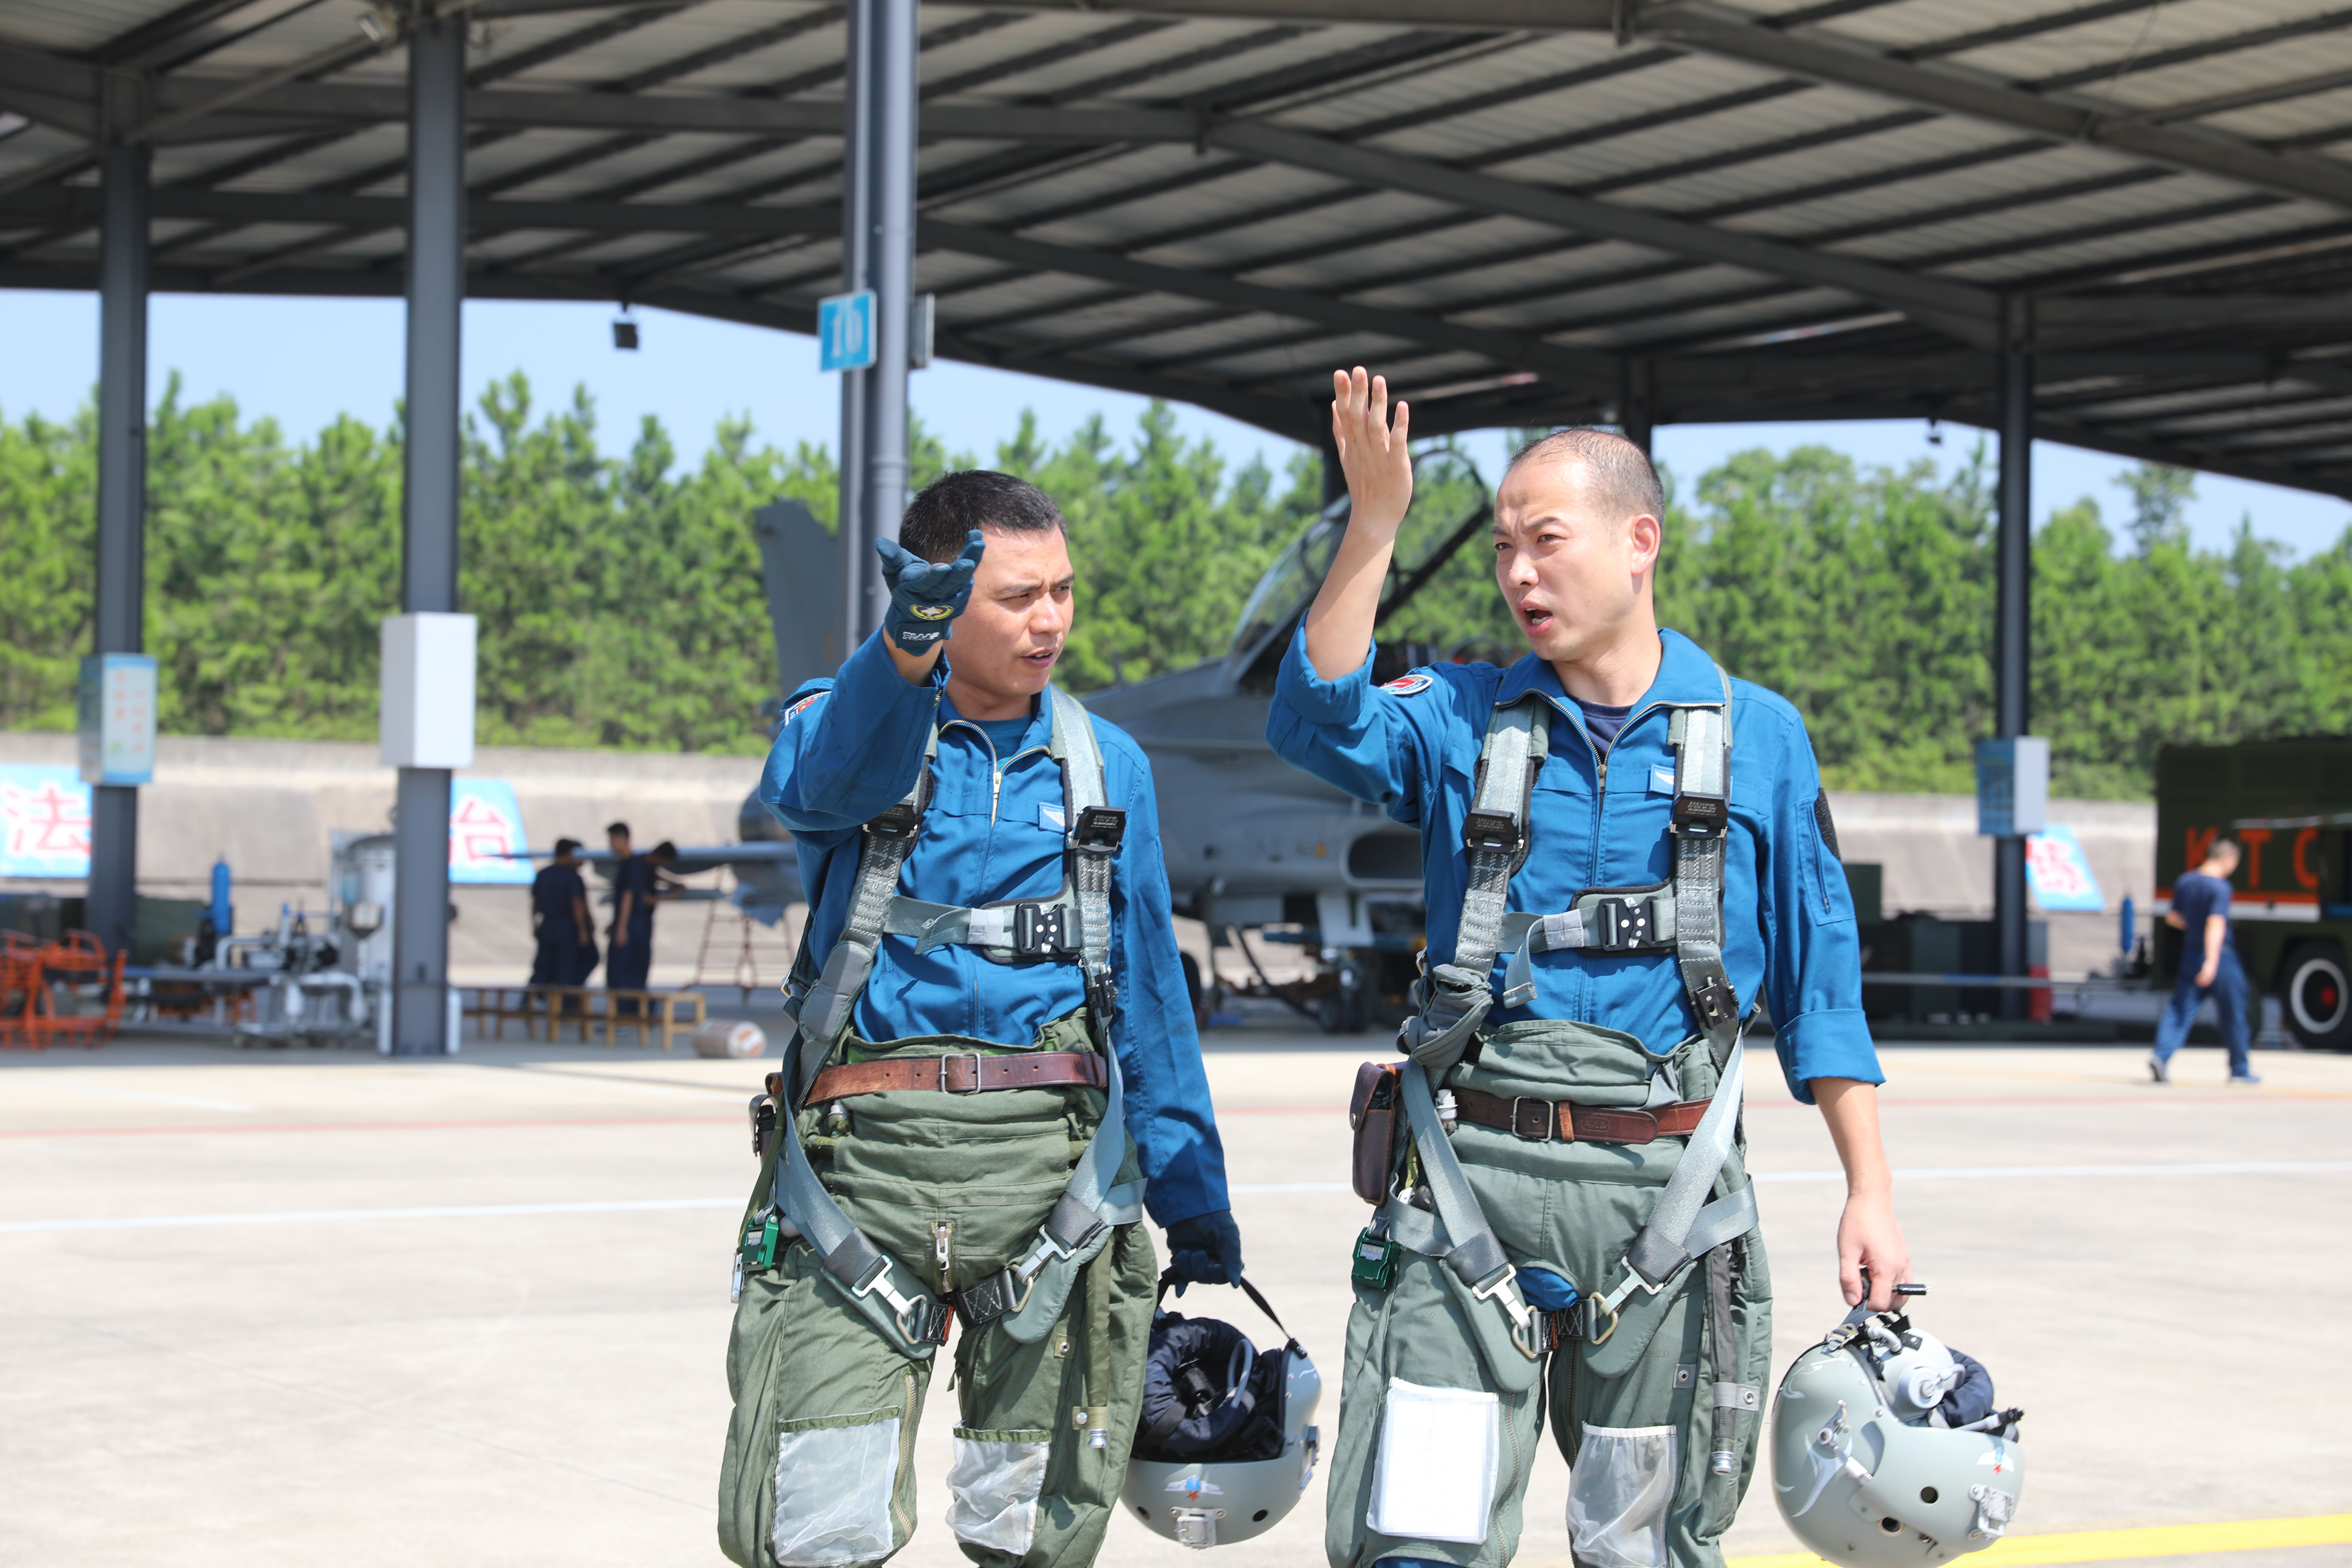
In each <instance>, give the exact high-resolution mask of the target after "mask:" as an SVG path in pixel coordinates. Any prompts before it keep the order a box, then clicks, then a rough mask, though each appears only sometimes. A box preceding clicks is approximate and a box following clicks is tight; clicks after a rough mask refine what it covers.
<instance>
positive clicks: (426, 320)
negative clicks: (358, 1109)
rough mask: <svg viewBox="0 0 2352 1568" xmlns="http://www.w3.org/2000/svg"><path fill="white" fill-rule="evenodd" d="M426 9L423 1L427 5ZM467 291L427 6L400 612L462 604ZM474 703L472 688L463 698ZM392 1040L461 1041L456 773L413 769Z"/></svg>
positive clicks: (401, 829) (414, 83)
mask: <svg viewBox="0 0 2352 1568" xmlns="http://www.w3.org/2000/svg"><path fill="white" fill-rule="evenodd" d="M420 12H421V8H420ZM465 297H466V18H465V17H464V16H462V15H459V16H425V15H422V14H420V15H418V16H417V17H416V19H415V26H414V31H413V32H412V33H411V34H410V36H409V44H408V369H407V376H408V379H407V402H406V405H405V408H404V418H403V425H404V430H405V435H406V447H405V451H404V458H405V465H404V473H403V488H402V492H401V497H402V500H401V510H402V517H401V584H400V604H401V608H402V609H404V610H405V611H409V612H412V613H415V612H421V611H430V612H441V613H449V612H454V611H455V610H456V609H457V454H458V441H457V423H458V406H457V399H458V381H457V368H458V360H457V355H458V342H459V324H460V323H459V316H460V313H461V310H462V307H463V304H464V301H465ZM451 700H464V701H467V702H471V701H472V700H473V693H472V692H470V691H468V692H465V693H462V694H457V693H453V694H451ZM394 835H395V845H394V878H395V881H394V916H393V920H394V924H393V934H392V948H393V976H394V984H393V1014H392V1049H393V1054H394V1055H395V1056H438V1055H441V1054H442V1053H444V1052H446V1050H448V1049H449V1047H451V1046H452V1045H454V1044H455V1043H456V1042H454V1041H452V1040H450V1039H449V1038H448V1035H447V1031H448V1011H447V1008H448V985H449V770H448V769H446V768H402V769H401V770H400V784H399V795H398V815H397V816H396V817H395V819H394Z"/></svg>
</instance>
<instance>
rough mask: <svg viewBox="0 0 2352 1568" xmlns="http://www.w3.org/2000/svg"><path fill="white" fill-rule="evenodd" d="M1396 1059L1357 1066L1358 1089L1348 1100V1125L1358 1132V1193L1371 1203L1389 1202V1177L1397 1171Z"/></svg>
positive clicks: (1400, 1118) (1354, 1170) (1356, 1149)
mask: <svg viewBox="0 0 2352 1568" xmlns="http://www.w3.org/2000/svg"><path fill="white" fill-rule="evenodd" d="M1399 1065H1400V1064H1398V1063H1396V1062H1364V1063H1362V1064H1360V1066H1358V1067H1357V1068H1356V1090H1355V1093H1354V1094H1353V1095H1352V1096H1350V1097H1349V1101H1348V1125H1349V1128H1350V1129H1351V1130H1352V1131H1354V1133H1355V1135H1356V1147H1355V1160H1354V1164H1353V1175H1354V1185H1355V1189H1356V1195H1357V1196H1358V1197H1360V1198H1361V1199H1363V1200H1364V1201H1365V1202H1366V1203H1368V1204H1381V1203H1385V1202H1387V1201H1388V1195H1389V1177H1390V1176H1391V1173H1394V1171H1395V1170H1396V1153H1397V1147H1396V1146H1397V1126H1398V1123H1399V1122H1400V1121H1402V1115H1401V1113H1400V1108H1399V1106H1398V1103H1397V1068H1398V1067H1399Z"/></svg>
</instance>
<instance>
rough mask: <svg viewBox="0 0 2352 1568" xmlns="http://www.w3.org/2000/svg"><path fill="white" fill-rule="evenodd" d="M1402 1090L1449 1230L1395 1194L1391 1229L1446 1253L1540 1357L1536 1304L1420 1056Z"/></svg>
mask: <svg viewBox="0 0 2352 1568" xmlns="http://www.w3.org/2000/svg"><path fill="white" fill-rule="evenodd" d="M1397 1088H1398V1089H1399V1091H1400V1095H1401V1098H1402V1100H1404V1108H1405V1116H1406V1119H1407V1120H1408V1121H1410V1122H1411V1123H1412V1142H1413V1147H1414V1148H1415V1149H1417V1150H1419V1151H1420V1152H1421V1171H1422V1179H1423V1182H1425V1183H1426V1184H1427V1185H1428V1189H1429V1197H1430V1202H1431V1203H1432V1204H1433V1205H1435V1207H1436V1210H1437V1214H1436V1219H1437V1222H1438V1224H1439V1225H1442V1226H1444V1232H1443V1234H1442V1235H1441V1234H1440V1233H1439V1232H1438V1231H1437V1230H1436V1228H1435V1226H1429V1225H1427V1224H1426V1223H1425V1222H1426V1221H1427V1220H1428V1219H1429V1217H1430V1216H1429V1215H1427V1214H1426V1213H1425V1212H1424V1211H1423V1210H1420V1209H1417V1208H1415V1207H1413V1206H1412V1205H1410V1204H1406V1203H1403V1202H1402V1201H1401V1200H1398V1199H1393V1198H1392V1199H1391V1200H1390V1201H1389V1204H1388V1205H1387V1208H1386V1210H1385V1211H1384V1212H1386V1213H1387V1214H1388V1215H1390V1234H1391V1236H1392V1237H1394V1238H1395V1240H1396V1241H1397V1243H1398V1244H1399V1245H1400V1246H1403V1247H1411V1248H1412V1250H1413V1251H1415V1252H1419V1253H1423V1254H1424V1255H1425V1256H1428V1257H1433V1258H1438V1259H1440V1260H1441V1261H1443V1262H1444V1265H1445V1266H1446V1268H1450V1269H1452V1270H1453V1271H1454V1277H1455V1278H1456V1279H1460V1280H1461V1281H1462V1283H1463V1284H1465V1285H1466V1286H1468V1287H1469V1288H1470V1293H1471V1294H1472V1295H1473V1296H1475V1298H1477V1299H1478V1300H1481V1301H1492V1302H1493V1303H1494V1304H1495V1309H1496V1311H1498V1312H1500V1313H1502V1314H1503V1316H1504V1318H1505V1319H1507V1321H1508V1324H1509V1331H1510V1336H1511V1342H1512V1343H1513V1344H1515V1345H1517V1346H1518V1347H1519V1349H1520V1351H1521V1352H1523V1353H1525V1354H1526V1355H1527V1356H1528V1358H1529V1359H1530V1360H1533V1359H1535V1358H1536V1357H1537V1356H1538V1355H1539V1354H1541V1352H1539V1351H1537V1350H1536V1349H1534V1348H1533V1347H1534V1344H1535V1338H1536V1318H1535V1310H1534V1309H1533V1308H1531V1307H1529V1306H1528V1303H1527V1299H1526V1298H1525V1297H1523V1296H1522V1295H1520V1293H1519V1286H1518V1270H1517V1268H1514V1267H1512V1264H1511V1260H1510V1258H1509V1257H1508V1256H1507V1255H1506V1254H1505V1253H1504V1251H1503V1243H1502V1241H1501V1239H1500V1238H1499V1237H1496V1235H1495V1227H1494V1226H1490V1225H1488V1224H1487V1223H1486V1212H1485V1210H1483V1209H1481V1208H1480V1207H1479V1205H1478V1195H1477V1194H1475V1193H1474V1192H1472V1191H1471V1190H1470V1179H1469V1178H1468V1177H1467V1176H1465V1175H1464V1174H1463V1173H1462V1163H1461V1162H1460V1161H1459V1160H1457V1159H1455V1158H1454V1144H1453V1142H1452V1140H1450V1139H1448V1138H1447V1137H1446V1135H1445V1129H1444V1126H1443V1125H1442V1124H1441V1123H1440V1122H1439V1121H1438V1119H1437V1104H1436V1101H1435V1100H1433V1099H1432V1098H1431V1096H1430V1092H1429V1075H1428V1074H1427V1072H1426V1071H1424V1070H1423V1068H1422V1065H1421V1064H1420V1063H1419V1062H1407V1063H1405V1064H1404V1066H1403V1067H1402V1068H1400V1069H1399V1070H1398V1073H1397ZM1408 1216H1410V1217H1408ZM1417 1222H1423V1223H1417Z"/></svg>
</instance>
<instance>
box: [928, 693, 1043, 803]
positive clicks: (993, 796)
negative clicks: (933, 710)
mask: <svg viewBox="0 0 2352 1568" xmlns="http://www.w3.org/2000/svg"><path fill="white" fill-rule="evenodd" d="M957 725H961V726H962V727H963V728H965V729H967V730H970V731H971V732H972V733H973V734H975V735H977V736H979V737H980V743H981V744H982V745H983V746H986V747H987V748H988V821H989V826H995V825H996V805H997V800H998V798H999V797H1000V796H1002V795H1003V793H1004V770H1005V769H1007V768H1009V767H1011V766H1012V765H1013V763H1017V762H1019V761H1020V760H1021V759H1022V758H1024V757H1025V756H1027V755H1028V754H1029V753H1030V752H1050V751H1051V750H1052V748H1051V747H1047V746H1031V747H1029V748H1028V749H1027V750H1025V751H1019V752H1013V754H1012V755H1011V756H1009V757H1006V758H1004V759H1003V760H1002V761H999V760H998V758H997V755H996V742H993V741H992V740H990V739H989V738H988V731H985V730H983V729H982V728H981V727H980V726H979V725H978V724H977V723H974V722H973V721H971V720H970V719H958V720H956V721H954V722H953V723H950V724H948V725H946V726H945V728H947V729H950V730H952V729H954V728H956V727H957Z"/></svg>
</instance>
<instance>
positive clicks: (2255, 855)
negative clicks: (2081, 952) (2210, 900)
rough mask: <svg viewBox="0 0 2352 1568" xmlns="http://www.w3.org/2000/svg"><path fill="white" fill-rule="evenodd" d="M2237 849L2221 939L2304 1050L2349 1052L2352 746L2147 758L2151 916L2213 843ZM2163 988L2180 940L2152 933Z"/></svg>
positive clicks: (2191, 750)
mask: <svg viewBox="0 0 2352 1568" xmlns="http://www.w3.org/2000/svg"><path fill="white" fill-rule="evenodd" d="M2224 834H2226V835H2228V836H2229V837H2232V838H2235V839H2236V840H2237V841H2238V842H2239V843H2240V844H2241V845H2242V846H2243V847H2244V850H2245V853H2244V855H2243V856H2242V858H2240V860H2239V862H2238V869H2237V873H2236V875H2234V876H2233V877H2231V879H2230V880H2231V900H2230V912H2231V931H2232V932H2233V940H2234V941H2235V942H2236V944H2237V948H2238V956H2239V959H2240V960H2241V961H2242V963H2244V964H2245V968H2246V980H2247V984H2249V986H2251V987H2252V990H2253V991H2254V993H2255V994H2257V995H2259V994H2263V993H2264V992H2270V993H2274V994H2276V995H2277V996H2278V997H2279V1000H2280V1002H2281V1004H2282V1010H2283V1011H2284V1015H2285V1023H2286V1026H2287V1028H2288V1029H2290V1030H2292V1031H2293V1032H2294V1037H2295V1038H2296V1039H2298V1040H2300V1041H2302V1042H2303V1043H2304V1044H2305V1045H2306V1046H2312V1047H2327V1048H2330V1049H2335V1050H2352V979H2347V954H2352V736H2329V737H2311V738H2305V739H2297V740H2284V741H2247V742H2240V743H2239V744H2237V745H2234V746H2167V747H2166V748H2164V750H2163V751H2161V752H2158V753H2157V759H2156V910H2157V913H2158V916H2159V917H2161V916H2162V915H2163V914H2165V913H2166V912H2167V911H2168V910H2169V909H2170V908H2171V898H2172V884H2173V882H2174V881H2175V880H2176V879H2178V878H2179V876H2180V874H2181V873H2182V872H2183V871H2187V870H2190V869H2193V868H2195V867H2196V866H2197V865H2198V864H2199V862H2200V861H2202V860H2203V859H2204V858H2205V851H2206V847H2207V846H2209V845H2210V844H2211V843H2212V841H2213V839H2214V838H2215V837H2217V836H2220V835H2224ZM2156 933H2157V942H2156V953H2155V956H2156V967H2157V975H2158V979H2159V981H2161V982H2162V983H2163V984H2170V983H2171V981H2172V978H2173V976H2174V975H2176V974H2177V973H2179V962H2180V946H2181V935H2182V933H2181V932H2179V931H2174V930H2173V929H2172V928H2171V927H2169V926H2168V925H2165V924H2162V923H2160V921H2159V923H2158V926H2157V928H2156Z"/></svg>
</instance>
